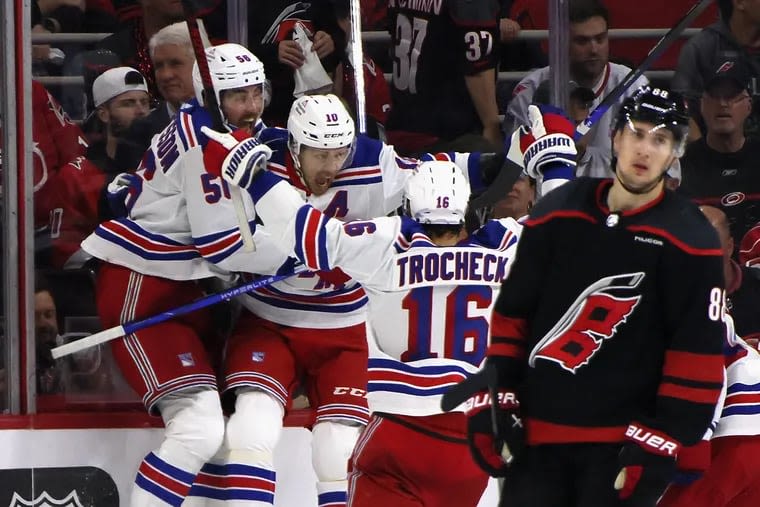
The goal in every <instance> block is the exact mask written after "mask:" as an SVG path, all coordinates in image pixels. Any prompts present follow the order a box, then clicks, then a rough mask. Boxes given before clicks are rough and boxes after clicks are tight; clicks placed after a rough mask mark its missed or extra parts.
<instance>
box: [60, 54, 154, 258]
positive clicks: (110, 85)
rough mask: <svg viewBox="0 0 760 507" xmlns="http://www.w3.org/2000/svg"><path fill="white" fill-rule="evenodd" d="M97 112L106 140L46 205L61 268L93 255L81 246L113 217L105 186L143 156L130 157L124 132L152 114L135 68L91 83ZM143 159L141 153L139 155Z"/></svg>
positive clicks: (63, 179)
mask: <svg viewBox="0 0 760 507" xmlns="http://www.w3.org/2000/svg"><path fill="white" fill-rule="evenodd" d="M92 97H93V103H94V104H95V107H96V109H95V111H94V112H93V114H95V115H96V116H97V118H98V119H99V120H100V122H101V123H102V124H103V126H104V128H103V139H102V140H99V141H96V142H94V143H93V144H92V145H91V146H90V147H89V148H88V149H87V155H86V156H85V157H78V158H76V159H74V160H71V161H69V162H68V163H67V164H64V165H63V166H62V167H61V169H60V171H59V172H58V174H57V175H56V176H55V179H54V180H53V181H54V185H53V187H52V190H51V191H50V193H49V194H50V195H49V202H47V201H46V203H45V204H46V205H45V208H46V209H50V210H51V211H50V223H49V226H50V259H49V262H50V263H51V265H52V266H53V267H55V268H57V269H69V268H78V267H81V266H82V265H83V264H84V263H85V262H87V261H88V260H89V259H90V256H89V255H88V254H86V253H85V252H84V251H82V250H81V249H80V248H79V243H80V242H81V241H82V240H83V239H84V238H86V237H87V236H88V235H89V234H90V233H91V232H92V231H94V230H95V228H96V227H97V226H98V224H99V223H100V222H102V221H104V220H108V219H110V218H112V217H113V212H112V210H111V208H110V206H109V203H108V200H107V199H106V198H105V196H106V188H107V186H108V184H109V183H111V182H112V181H113V180H114V178H116V176H117V175H118V174H119V173H125V174H126V173H131V172H133V171H134V170H135V169H136V168H137V163H138V162H139V157H135V156H134V155H132V151H133V150H132V149H131V145H129V144H128V143H126V142H125V139H124V134H125V133H126V131H127V129H129V126H130V125H131V124H132V122H134V121H135V120H136V119H138V118H143V117H144V116H145V115H146V114H148V110H149V106H148V104H149V100H150V99H149V96H148V87H147V85H146V83H145V78H143V76H142V74H140V73H139V72H138V71H136V70H135V69H133V68H132V67H116V68H113V69H109V70H107V71H105V72H104V73H103V74H101V75H100V76H98V77H97V79H95V81H94V82H93V84H92ZM140 155H141V154H140Z"/></svg>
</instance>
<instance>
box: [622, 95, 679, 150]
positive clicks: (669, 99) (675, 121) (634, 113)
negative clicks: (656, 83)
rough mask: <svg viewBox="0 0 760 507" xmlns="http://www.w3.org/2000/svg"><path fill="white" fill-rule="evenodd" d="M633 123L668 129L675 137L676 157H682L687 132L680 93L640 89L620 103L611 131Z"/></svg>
mask: <svg viewBox="0 0 760 507" xmlns="http://www.w3.org/2000/svg"><path fill="white" fill-rule="evenodd" d="M633 120H638V121H645V122H648V123H651V124H653V125H655V127H657V128H666V129H668V130H670V131H671V132H672V133H673V137H674V138H675V152H676V155H677V156H679V157H680V156H681V155H683V150H684V148H685V146H686V136H687V134H688V133H689V113H688V110H687V108H686V101H685V100H684V98H683V97H682V96H681V94H679V93H676V92H671V91H670V90H666V89H664V88H652V87H651V86H642V87H641V88H639V89H638V90H637V91H636V93H634V94H633V95H631V96H630V97H628V98H627V99H626V100H625V101H624V102H623V105H622V106H621V107H620V110H619V111H618V114H617V118H616V119H615V126H614V132H617V131H619V130H621V129H622V128H624V127H625V126H627V125H629V124H630V122H632V121H633Z"/></svg>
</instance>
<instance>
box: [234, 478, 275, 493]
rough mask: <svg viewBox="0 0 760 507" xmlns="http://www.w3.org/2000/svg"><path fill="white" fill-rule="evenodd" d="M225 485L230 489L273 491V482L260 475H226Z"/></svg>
mask: <svg viewBox="0 0 760 507" xmlns="http://www.w3.org/2000/svg"><path fill="white" fill-rule="evenodd" d="M226 479H227V480H226V481H225V486H227V488H230V489H248V490H251V489H253V490H258V491H268V492H270V493H274V487H275V483H274V482H272V481H268V480H266V479H262V478H260V477H248V476H244V475H228V476H227V477H226Z"/></svg>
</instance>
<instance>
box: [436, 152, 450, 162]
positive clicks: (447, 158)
mask: <svg viewBox="0 0 760 507" xmlns="http://www.w3.org/2000/svg"><path fill="white" fill-rule="evenodd" d="M433 158H434V159H435V160H441V161H443V162H451V157H450V156H449V154H448V153H436V154H435V155H433Z"/></svg>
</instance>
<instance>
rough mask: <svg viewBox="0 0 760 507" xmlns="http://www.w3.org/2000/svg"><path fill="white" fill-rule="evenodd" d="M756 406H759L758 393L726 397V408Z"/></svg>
mask: <svg viewBox="0 0 760 507" xmlns="http://www.w3.org/2000/svg"><path fill="white" fill-rule="evenodd" d="M757 404H760V393H737V394H729V395H728V396H727V397H726V406H729V405H757Z"/></svg>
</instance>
